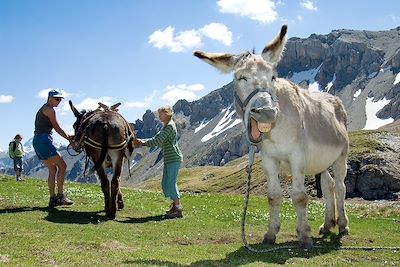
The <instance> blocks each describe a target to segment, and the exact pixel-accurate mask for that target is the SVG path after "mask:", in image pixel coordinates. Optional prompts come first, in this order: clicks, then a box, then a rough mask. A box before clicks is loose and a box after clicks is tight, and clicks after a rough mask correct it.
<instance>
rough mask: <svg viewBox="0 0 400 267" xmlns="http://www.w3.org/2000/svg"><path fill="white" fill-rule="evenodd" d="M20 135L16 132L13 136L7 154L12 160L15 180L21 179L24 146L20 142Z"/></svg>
mask: <svg viewBox="0 0 400 267" xmlns="http://www.w3.org/2000/svg"><path fill="white" fill-rule="evenodd" d="M21 140H22V135H20V134H17V135H15V137H14V140H13V141H11V142H10V144H9V146H8V155H9V156H10V158H11V159H12V160H13V161H14V171H15V176H16V180H17V182H18V181H23V180H22V177H21V175H22V157H23V156H24V155H25V152H24V146H23V145H22V143H21Z"/></svg>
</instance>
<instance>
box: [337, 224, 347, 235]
mask: <svg viewBox="0 0 400 267" xmlns="http://www.w3.org/2000/svg"><path fill="white" fill-rule="evenodd" d="M348 234H349V227H347V226H346V227H339V235H340V236H345V235H348Z"/></svg>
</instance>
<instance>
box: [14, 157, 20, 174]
mask: <svg viewBox="0 0 400 267" xmlns="http://www.w3.org/2000/svg"><path fill="white" fill-rule="evenodd" d="M14 171H20V172H21V171H22V158H21V157H15V158H14Z"/></svg>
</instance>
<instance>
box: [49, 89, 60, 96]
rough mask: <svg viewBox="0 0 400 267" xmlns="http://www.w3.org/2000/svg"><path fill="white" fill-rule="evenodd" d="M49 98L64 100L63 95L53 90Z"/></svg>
mask: <svg viewBox="0 0 400 267" xmlns="http://www.w3.org/2000/svg"><path fill="white" fill-rule="evenodd" d="M49 97H59V98H64V97H63V95H62V93H61V92H59V91H57V90H55V89H53V90H50V91H49Z"/></svg>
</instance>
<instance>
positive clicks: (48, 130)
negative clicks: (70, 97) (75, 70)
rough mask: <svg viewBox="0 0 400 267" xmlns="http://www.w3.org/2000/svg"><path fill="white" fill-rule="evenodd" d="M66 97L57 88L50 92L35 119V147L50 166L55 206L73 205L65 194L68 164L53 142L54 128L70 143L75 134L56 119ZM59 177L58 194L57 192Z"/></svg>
mask: <svg viewBox="0 0 400 267" xmlns="http://www.w3.org/2000/svg"><path fill="white" fill-rule="evenodd" d="M63 98H64V97H63V96H62V94H61V93H60V92H59V91H57V90H51V91H49V93H48V98H47V102H46V103H45V104H44V105H43V106H42V107H41V108H40V109H39V110H38V112H37V113H36V119H35V134H34V137H33V148H34V149H35V152H36V155H37V156H38V158H39V159H40V160H42V161H43V163H44V165H45V166H46V167H47V168H48V171H49V175H48V186H49V193H50V201H49V207H50V208H54V207H55V206H59V205H72V204H73V202H72V201H71V200H69V199H68V198H67V197H66V195H65V194H64V177H65V170H66V168H67V164H66V163H65V161H64V160H63V159H62V158H61V156H60V155H59V153H58V152H57V149H56V147H55V146H54V144H53V137H52V130H53V129H54V130H55V131H56V132H57V133H58V134H59V135H61V136H62V137H64V138H65V139H67V140H68V141H69V142H70V143H71V142H72V140H73V136H69V135H68V134H67V133H65V132H64V130H63V129H61V127H60V125H59V124H58V122H57V119H56V113H55V110H54V108H55V107H57V106H58V105H59V104H60V102H61V100H62V99H63ZM56 177H57V194H56V193H55V186H56Z"/></svg>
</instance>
